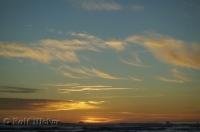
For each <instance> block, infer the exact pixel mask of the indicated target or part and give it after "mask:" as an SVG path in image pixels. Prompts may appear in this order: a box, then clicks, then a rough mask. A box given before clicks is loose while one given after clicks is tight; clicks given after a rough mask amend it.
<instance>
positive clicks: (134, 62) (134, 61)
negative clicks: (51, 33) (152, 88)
mask: <svg viewBox="0 0 200 132" xmlns="http://www.w3.org/2000/svg"><path fill="white" fill-rule="evenodd" d="M120 61H121V62H122V63H124V64H127V65H130V66H135V67H148V65H145V64H144V63H143V61H142V60H141V59H140V57H139V55H138V54H137V53H132V54H131V57H129V58H126V59H124V58H121V59H120Z"/></svg>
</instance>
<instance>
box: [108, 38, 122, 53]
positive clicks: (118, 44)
mask: <svg viewBox="0 0 200 132" xmlns="http://www.w3.org/2000/svg"><path fill="white" fill-rule="evenodd" d="M106 44H107V45H108V46H109V47H111V48H113V49H115V50H116V51H123V50H124V48H125V45H126V42H125V41H122V40H117V39H113V40H108V41H106Z"/></svg>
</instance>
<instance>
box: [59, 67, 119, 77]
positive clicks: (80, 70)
mask: <svg viewBox="0 0 200 132" xmlns="http://www.w3.org/2000/svg"><path fill="white" fill-rule="evenodd" d="M58 71H59V72H61V73H62V74H63V75H65V76H67V77H69V78H75V79H81V78H91V77H98V78H104V79H120V78H119V77H116V76H114V75H111V74H109V73H106V72H104V71H101V70H99V69H96V68H87V67H83V66H82V67H71V66H67V65H64V66H61V67H59V68H58Z"/></svg>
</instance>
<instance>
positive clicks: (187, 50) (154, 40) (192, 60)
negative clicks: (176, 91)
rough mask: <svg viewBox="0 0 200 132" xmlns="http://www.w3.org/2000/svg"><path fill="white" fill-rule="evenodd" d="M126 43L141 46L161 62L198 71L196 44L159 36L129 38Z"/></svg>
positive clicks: (199, 48) (199, 63)
mask: <svg viewBox="0 0 200 132" xmlns="http://www.w3.org/2000/svg"><path fill="white" fill-rule="evenodd" d="M127 41H128V42H132V43H139V44H142V45H143V46H144V47H145V48H147V49H148V50H149V51H150V52H151V53H152V54H153V55H154V56H155V57H156V58H158V59H159V60H161V61H164V62H167V63H170V64H174V65H177V66H181V67H187V68H193V69H200V46H199V45H197V44H187V43H186V42H184V41H182V40H177V39H174V38H172V37H168V36H162V35H160V34H153V35H150V36H142V35H138V36H137V35H135V36H130V37H128V38H127Z"/></svg>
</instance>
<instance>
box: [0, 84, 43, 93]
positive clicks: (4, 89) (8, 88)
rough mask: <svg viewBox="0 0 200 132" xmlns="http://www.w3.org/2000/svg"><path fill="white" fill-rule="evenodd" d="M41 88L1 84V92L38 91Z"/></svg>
mask: <svg viewBox="0 0 200 132" xmlns="http://www.w3.org/2000/svg"><path fill="white" fill-rule="evenodd" d="M39 90H40V89H35V88H24V87H16V86H0V93H14V94H16V93H36V92H38V91H39Z"/></svg>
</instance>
